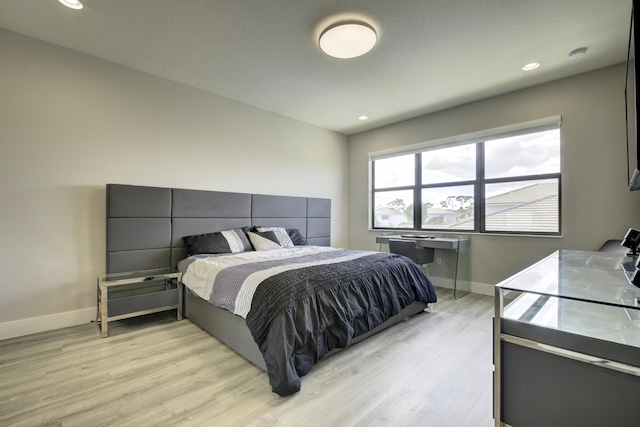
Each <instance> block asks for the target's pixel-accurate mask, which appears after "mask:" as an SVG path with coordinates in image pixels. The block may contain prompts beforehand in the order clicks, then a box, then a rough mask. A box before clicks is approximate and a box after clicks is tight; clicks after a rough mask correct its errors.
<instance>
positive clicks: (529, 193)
mask: <svg viewBox="0 0 640 427" xmlns="http://www.w3.org/2000/svg"><path fill="white" fill-rule="evenodd" d="M369 157H370V170H371V176H370V179H371V185H370V188H371V206H370V212H371V224H372V228H373V229H406V230H433V231H462V230H464V231H468V232H479V233H485V232H486V233H510V234H514V233H526V234H544V235H559V234H560V233H561V223H560V181H561V180H560V178H561V170H560V122H559V118H558V119H557V120H551V119H547V120H545V121H544V123H540V122H536V123H534V124H531V125H530V126H522V127H513V128H504V129H499V130H496V131H489V132H485V133H484V134H482V135H471V136H468V137H467V138H464V137H463V138H455V142H445V143H442V144H438V145H435V146H426V145H422V146H412V147H410V148H409V149H407V150H406V151H402V152H387V153H381V154H380V153H378V154H376V153H374V154H370V156H369Z"/></svg>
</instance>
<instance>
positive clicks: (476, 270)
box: [348, 65, 640, 285]
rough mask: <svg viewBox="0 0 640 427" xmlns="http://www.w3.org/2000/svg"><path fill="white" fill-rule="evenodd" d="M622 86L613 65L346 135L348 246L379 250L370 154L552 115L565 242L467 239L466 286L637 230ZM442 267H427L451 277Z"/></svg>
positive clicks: (637, 200)
mask: <svg viewBox="0 0 640 427" xmlns="http://www.w3.org/2000/svg"><path fill="white" fill-rule="evenodd" d="M624 81H625V67H624V65H618V66H614V67H610V68H606V69H602V70H598V71H594V72H590V73H585V74H582V75H579V76H577V77H572V78H567V79H563V80H559V81H556V82H553V83H548V84H544V85H540V86H536V87H532V88H530V89H526V90H520V91H517V92H512V93H509V94H506V95H502V96H496V97H493V98H489V99H486V100H483V101H479V102H474V103H471V104H467V105H464V106H461V107H457V108H452V109H450V110H446V111H442V112H439V113H435V114H430V115H426V116H423V117H419V118H416V119H413V120H409V121H405V122H401V123H397V124H393V125H389V126H386V127H383V128H380V129H376V130H372V131H369V132H364V133H361V134H357V135H353V136H351V137H350V138H349V204H348V207H349V222H348V224H349V226H348V230H349V246H350V247H351V248H353V249H371V250H375V249H378V245H376V244H375V236H376V235H377V234H380V233H379V232H371V231H368V230H367V203H368V202H367V191H368V187H367V186H368V181H367V173H368V172H367V167H368V166H367V153H370V152H375V151H380V150H384V149H390V148H394V147H401V146H403V145H408V144H415V143H420V142H427V141H432V140H437V139H439V138H445V137H451V136H455V135H462V134H466V133H469V132H476V131H481V130H485V129H491V128H496V127H500V126H505V125H512V124H517V123H522V122H527V121H530V120H535V119H540V118H545V117H549V116H555V115H562V174H563V175H562V210H563V212H562V214H563V237H562V238H557V237H516V236H496V235H472V236H471V251H470V276H471V277H470V278H471V282H473V283H477V284H486V285H494V284H496V283H498V282H499V281H501V280H503V279H505V278H507V277H508V276H510V275H512V274H514V273H516V272H517V271H519V270H520V269H522V268H524V267H526V266H527V265H529V264H531V263H533V262H535V261H537V260H539V259H541V258H543V257H544V256H546V255H548V254H550V253H551V252H553V251H555V250H557V249H577V250H597V249H598V248H599V247H600V245H601V243H602V242H603V241H604V240H607V239H612V238H621V237H622V236H623V235H624V233H625V232H626V230H627V229H628V228H629V227H634V228H640V192H629V191H627V190H626V185H627V172H626V167H625V165H626V139H625V138H626V136H625V110H624ZM444 264H446V263H443V266H444ZM443 270H446V267H444V268H439V267H438V266H430V267H429V271H430V273H431V274H434V275H436V276H442V277H446V276H447V275H450V273H451V272H450V271H443Z"/></svg>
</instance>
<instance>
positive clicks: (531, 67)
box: [522, 62, 540, 71]
mask: <svg viewBox="0 0 640 427" xmlns="http://www.w3.org/2000/svg"><path fill="white" fill-rule="evenodd" d="M539 66H540V63H539V62H529V63H528V64H527V65H525V66H524V67H522V69H523V70H524V71H531V70H535V69H536V68H538V67H539Z"/></svg>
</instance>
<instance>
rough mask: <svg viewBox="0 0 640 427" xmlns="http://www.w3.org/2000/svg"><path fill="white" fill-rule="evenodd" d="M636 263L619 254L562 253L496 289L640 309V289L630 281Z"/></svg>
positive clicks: (562, 251)
mask: <svg viewBox="0 0 640 427" xmlns="http://www.w3.org/2000/svg"><path fill="white" fill-rule="evenodd" d="M635 260H636V258H633V257H628V256H626V255H625V254H622V253H616V252H587V251H569V250H560V251H557V252H554V253H553V254H551V255H549V256H548V257H546V258H544V259H542V260H541V261H539V262H537V263H536V264H533V265H532V266H531V267H529V268H527V269H525V270H523V271H522V272H520V273H518V274H516V275H515V276H512V277H510V278H509V279H506V280H504V281H502V282H500V283H499V284H498V285H497V286H498V287H500V288H502V289H508V290H514V291H520V292H530V293H534V294H539V295H548V296H555V297H560V298H568V299H574V300H580V301H587V302H594V303H600V304H608V305H615V306H618V307H625V308H631V309H634V310H640V305H639V304H638V302H637V300H636V299H637V298H640V288H637V287H635V286H634V285H632V284H631V283H630V282H629V281H628V280H627V274H630V272H631V271H634V270H635ZM625 271H627V274H625Z"/></svg>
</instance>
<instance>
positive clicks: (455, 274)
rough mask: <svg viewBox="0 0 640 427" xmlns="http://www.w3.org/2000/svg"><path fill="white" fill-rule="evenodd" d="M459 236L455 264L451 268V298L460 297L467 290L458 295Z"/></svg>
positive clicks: (465, 293)
mask: <svg viewBox="0 0 640 427" xmlns="http://www.w3.org/2000/svg"><path fill="white" fill-rule="evenodd" d="M460 244H461V242H460V238H459V237H458V247H457V248H456V266H455V268H454V270H453V299H458V298H462V297H463V296H465V295H467V294H468V293H469V291H465V292H464V293H462V294H460V295H458V264H459V263H460Z"/></svg>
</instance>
